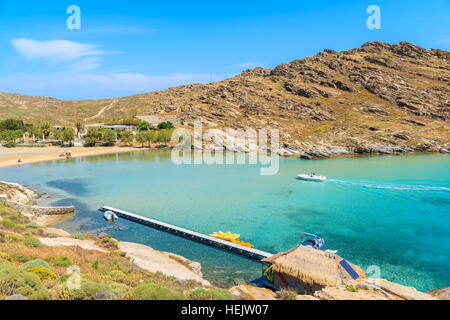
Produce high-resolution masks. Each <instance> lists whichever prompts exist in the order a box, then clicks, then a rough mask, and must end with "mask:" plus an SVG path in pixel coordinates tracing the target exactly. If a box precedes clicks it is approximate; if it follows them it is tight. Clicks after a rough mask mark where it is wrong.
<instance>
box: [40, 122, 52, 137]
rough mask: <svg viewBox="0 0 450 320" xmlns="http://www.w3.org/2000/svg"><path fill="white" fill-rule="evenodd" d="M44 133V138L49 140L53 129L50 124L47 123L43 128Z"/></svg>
mask: <svg viewBox="0 0 450 320" xmlns="http://www.w3.org/2000/svg"><path fill="white" fill-rule="evenodd" d="M41 128H42V131H43V133H44V136H45V137H46V138H47V137H48V136H49V135H50V129H51V128H52V126H51V125H50V123H49V122H47V121H45V122H44V123H43V124H42V126H41Z"/></svg>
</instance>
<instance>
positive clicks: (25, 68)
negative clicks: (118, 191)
mask: <svg viewBox="0 0 450 320" xmlns="http://www.w3.org/2000/svg"><path fill="white" fill-rule="evenodd" d="M70 5H77V6H79V7H80V9H81V29H80V30H69V29H68V28H67V27H66V20H67V18H68V17H69V14H67V13H66V9H67V7H69V6H70ZM369 5H378V6H379V7H380V9H381V29H380V30H369V29H368V28H367V26H366V21H367V18H368V17H369V14H367V13H366V10H367V7H368V6H369ZM449 17H450V1H449V0H433V1H423V0H421V1H417V0H410V1H397V0H387V1H380V0H373V1H364V0H359V1H353V0H346V1H335V0H315V1H312V0H309V1H301V0H297V1H283V0H279V1H265V0H259V1H253V0H250V1H244V0H241V1H234V0H227V1H170V2H163V1H152V0H147V1H135V0H128V1H103V0H97V1H92V0H91V1H85V0H70V1H65V0H58V1H56V0H55V1H45V0H38V1H35V2H33V3H31V2H30V1H21V0H0V66H1V68H0V91H2V92H12V93H20V94H25V95H40V96H52V97H56V98H61V99H91V98H107V97H119V96H126V95H132V94H137V93H142V92H149V91H154V90H160V89H165V88H167V87H170V86H176V85H180V84H189V83H207V82H210V81H211V80H213V81H220V80H223V79H225V78H228V77H231V76H233V75H235V74H238V73H240V72H242V71H243V70H245V69H248V68H253V67H256V66H262V67H266V68H273V67H275V66H276V65H278V64H280V63H285V62H289V61H291V60H293V59H298V58H303V57H306V56H310V55H314V54H316V53H318V52H319V51H322V50H323V49H325V48H329V49H334V50H338V51H340V50H347V49H352V48H355V47H359V46H361V45H362V44H363V43H365V42H367V41H373V40H378V41H384V42H388V43H398V42H400V41H403V40H405V41H409V42H412V43H414V44H417V45H420V46H423V47H425V48H427V49H429V48H439V49H444V50H449V47H450V22H449V21H450V19H449Z"/></svg>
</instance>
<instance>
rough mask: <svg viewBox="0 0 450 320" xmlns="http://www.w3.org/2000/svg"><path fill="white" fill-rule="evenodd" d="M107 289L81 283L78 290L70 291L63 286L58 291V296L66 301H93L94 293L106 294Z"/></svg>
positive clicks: (98, 284)
mask: <svg viewBox="0 0 450 320" xmlns="http://www.w3.org/2000/svg"><path fill="white" fill-rule="evenodd" d="M108 291H109V287H108V286H107V285H105V284H101V283H97V282H93V281H82V282H81V286H80V288H79V289H74V290H71V289H69V288H67V287H66V286H64V287H63V288H62V289H60V290H59V292H58V296H59V298H60V299H68V300H93V299H94V297H95V294H96V293H100V292H108Z"/></svg>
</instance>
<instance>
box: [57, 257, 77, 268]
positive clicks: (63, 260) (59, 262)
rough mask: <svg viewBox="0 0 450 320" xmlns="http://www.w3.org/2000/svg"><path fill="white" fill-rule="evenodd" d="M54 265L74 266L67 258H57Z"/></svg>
mask: <svg viewBox="0 0 450 320" xmlns="http://www.w3.org/2000/svg"><path fill="white" fill-rule="evenodd" d="M53 263H54V264H55V265H57V266H60V267H68V266H71V265H72V261H70V259H69V258H67V257H66V256H63V257H59V258H56V259H55V260H53Z"/></svg>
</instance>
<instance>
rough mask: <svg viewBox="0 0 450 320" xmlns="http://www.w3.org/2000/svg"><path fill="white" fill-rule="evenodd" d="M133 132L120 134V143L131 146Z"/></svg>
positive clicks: (127, 131)
mask: <svg viewBox="0 0 450 320" xmlns="http://www.w3.org/2000/svg"><path fill="white" fill-rule="evenodd" d="M133 138H134V136H133V132H132V131H131V130H125V131H122V132H121V133H120V141H121V142H122V143H126V144H127V145H129V144H130V143H131V142H132V141H133Z"/></svg>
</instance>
